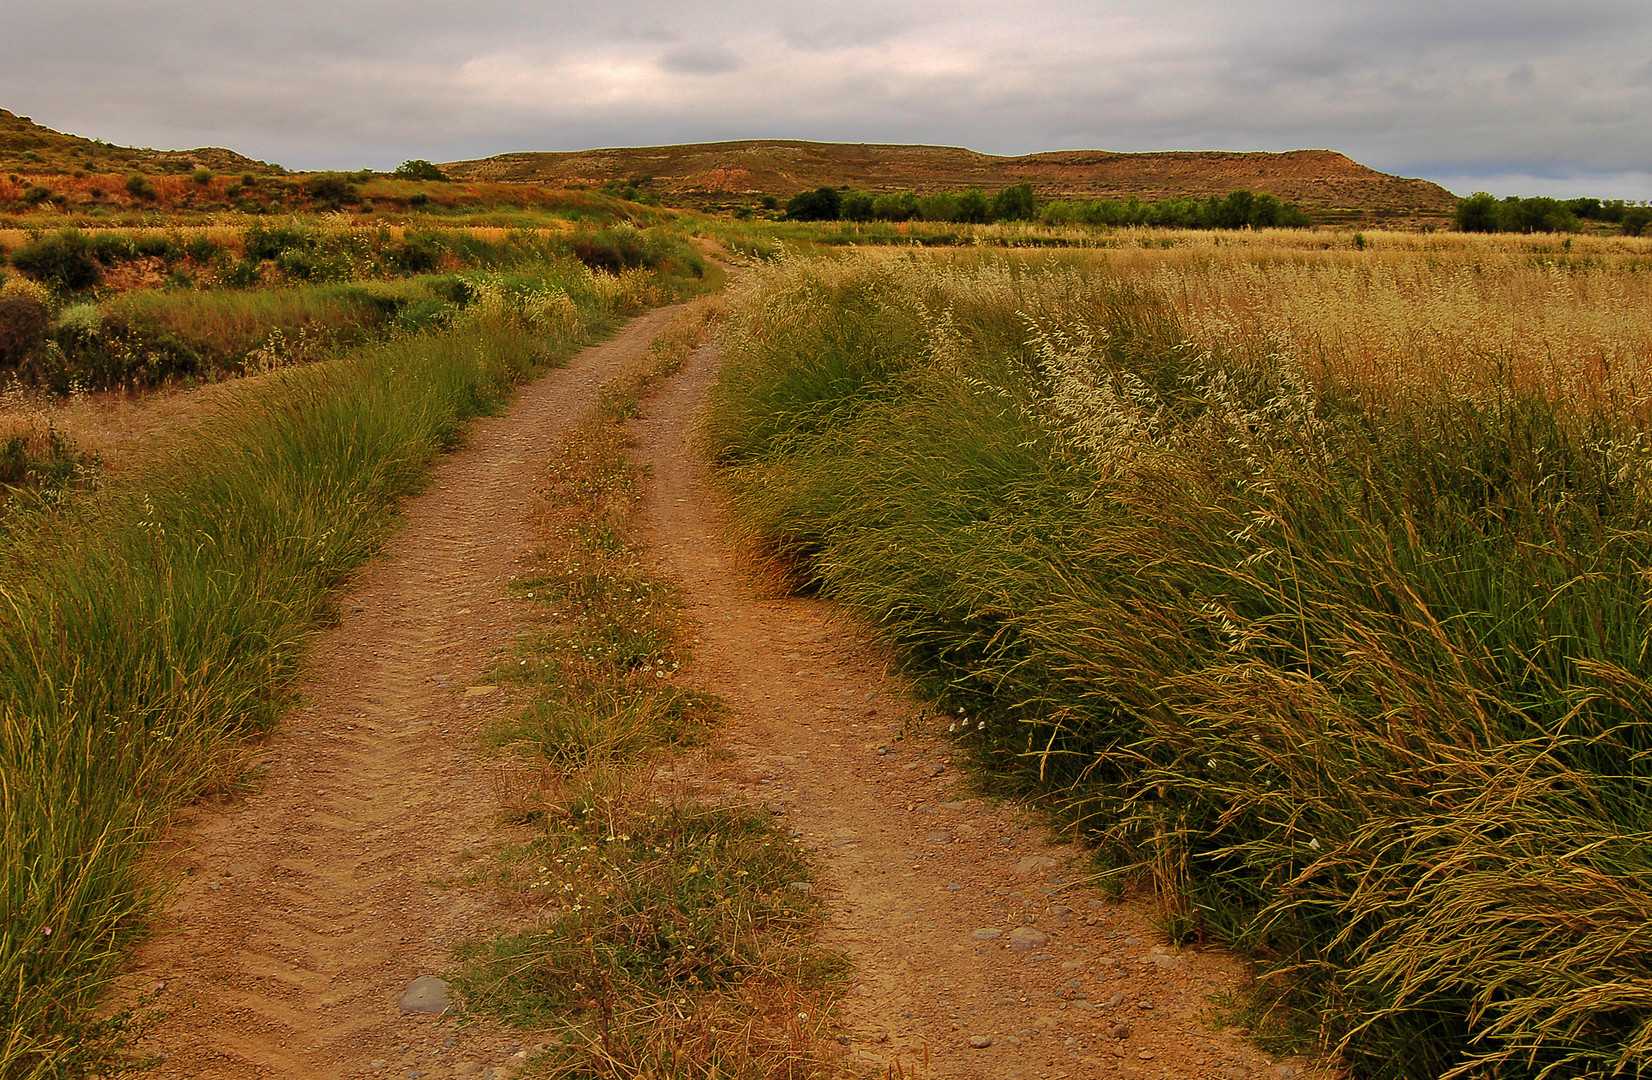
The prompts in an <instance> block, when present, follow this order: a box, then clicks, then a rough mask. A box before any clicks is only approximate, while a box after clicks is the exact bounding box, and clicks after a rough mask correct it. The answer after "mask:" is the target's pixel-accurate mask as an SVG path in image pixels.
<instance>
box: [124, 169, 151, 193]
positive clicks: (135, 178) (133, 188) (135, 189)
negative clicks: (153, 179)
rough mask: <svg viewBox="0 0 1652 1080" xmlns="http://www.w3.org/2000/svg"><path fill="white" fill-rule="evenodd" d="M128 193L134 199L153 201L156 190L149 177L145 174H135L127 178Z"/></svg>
mask: <svg viewBox="0 0 1652 1080" xmlns="http://www.w3.org/2000/svg"><path fill="white" fill-rule="evenodd" d="M126 193H127V194H128V195H130V196H132V197H133V198H134V199H153V198H154V197H155V188H154V186H153V185H152V184H150V182H149V177H147V176H145V175H144V174H143V173H133V174H131V175H130V176H128V177H127V178H126Z"/></svg>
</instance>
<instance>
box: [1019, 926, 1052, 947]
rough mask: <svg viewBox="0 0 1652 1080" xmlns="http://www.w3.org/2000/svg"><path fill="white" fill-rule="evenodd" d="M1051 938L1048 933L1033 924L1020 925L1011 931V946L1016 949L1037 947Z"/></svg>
mask: <svg viewBox="0 0 1652 1080" xmlns="http://www.w3.org/2000/svg"><path fill="white" fill-rule="evenodd" d="M1049 940H1050V936H1049V935H1048V934H1046V933H1044V931H1042V930H1039V929H1037V928H1036V927H1032V926H1018V927H1016V928H1015V929H1014V930H1011V931H1010V946H1011V947H1012V948H1015V949H1036V948H1038V947H1039V946H1040V945H1043V944H1044V943H1045V942H1046V941H1049Z"/></svg>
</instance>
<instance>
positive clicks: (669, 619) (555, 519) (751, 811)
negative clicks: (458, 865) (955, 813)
mask: <svg viewBox="0 0 1652 1080" xmlns="http://www.w3.org/2000/svg"><path fill="white" fill-rule="evenodd" d="M703 322H704V315H703V314H701V315H699V316H691V317H689V318H687V319H684V320H681V321H679V322H678V323H677V324H674V325H673V326H672V327H671V328H669V329H668V330H667V332H666V334H665V335H664V336H663V337H662V339H661V340H660V341H659V342H656V344H655V347H654V349H653V351H652V352H651V354H650V355H649V357H648V358H647V359H646V361H645V363H644V365H643V366H642V367H640V368H638V369H636V370H633V371H632V372H630V373H628V374H627V375H624V376H622V377H621V378H620V379H619V380H617V381H616V382H615V383H614V384H612V385H610V387H609V388H608V389H607V392H606V393H605V395H604V400H603V403H602V405H601V407H600V409H599V410H598V413H597V414H596V415H595V416H593V417H592V418H591V419H590V420H589V421H588V422H587V423H586V424H585V425H584V426H583V427H582V428H581V429H580V430H579V432H578V433H577V434H575V435H574V436H573V437H571V438H570V439H569V440H568V442H567V443H566V444H565V445H564V446H563V447H562V449H561V450H560V452H559V453H558V455H557V456H556V457H555V458H554V459H553V461H552V462H551V466H550V471H549V483H548V490H547V491H546V494H545V499H544V503H543V512H542V518H541V539H542V542H543V550H542V557H541V565H540V566H539V568H538V569H537V571H536V572H534V573H531V574H529V575H526V576H524V577H522V578H521V579H519V580H518V581H517V582H516V587H517V589H519V590H520V591H521V593H522V594H523V595H525V596H527V597H530V598H532V600H533V601H534V603H535V604H536V605H537V606H538V607H539V608H540V609H541V612H542V617H543V624H542V629H541V632H540V633H539V634H538V635H537V636H536V638H535V639H534V640H533V641H532V643H531V645H530V646H529V648H528V650H527V652H526V654H525V655H524V656H522V657H521V658H520V659H519V660H518V661H517V662H515V663H514V664H512V665H510V666H509V667H508V668H506V669H505V670H504V671H502V672H501V673H500V677H501V678H504V679H509V680H512V681H516V682H520V683H522V684H524V685H525V686H526V687H527V688H528V689H529V690H530V691H531V703H530V704H529V705H528V706H527V707H526V708H525V709H524V710H523V711H522V713H521V714H520V715H519V716H517V717H515V718H514V719H513V720H511V721H510V722H508V723H505V724H503V725H501V726H500V727H499V728H498V729H496V730H495V731H494V732H493V736H492V737H493V740H494V742H495V744H496V745H501V746H505V747H508V748H509V749H510V751H511V752H512V753H513V754H514V755H516V756H517V757H518V758H520V759H522V760H525V761H527V762H530V763H532V764H533V765H534V766H535V767H536V771H537V773H538V775H539V777H540V781H539V783H538V785H537V786H536V790H535V791H534V792H532V794H531V795H528V796H525V797H524V799H523V802H522V804H521V805H520V806H519V807H518V812H519V814H520V816H521V819H522V820H523V821H524V822H527V823H531V824H532V826H533V833H534V835H533V837H532V838H531V839H529V840H527V841H525V842H524V843H522V844H521V845H519V846H517V847H515V848H513V849H511V850H510V851H508V852H507V853H506V854H505V857H504V859H503V861H502V862H501V863H500V865H499V868H498V870H497V872H496V873H497V881H498V884H499V887H500V888H501V889H503V890H505V891H506V892H507V893H508V894H509V895H510V896H511V898H512V899H513V902H514V903H515V904H517V905H518V906H519V907H520V908H521V910H522V911H523V914H524V916H525V917H527V918H528V919H530V920H531V926H530V928H529V929H527V930H525V931H523V932H520V933H515V934H510V935H505V936H502V937H498V938H495V939H491V940H486V941H476V942H472V943H471V944H470V945H468V946H467V947H466V948H465V949H464V950H463V951H462V958H463V959H464V961H465V967H464V971H463V973H462V975H461V977H460V978H459V980H458V985H459V986H460V988H461V990H462V992H463V994H464V997H465V1000H466V1003H467V1005H469V1006H470V1007H471V1008H476V1009H483V1010H486V1011H489V1012H493V1013H496V1014H499V1015H503V1016H505V1017H507V1018H509V1019H511V1020H513V1021H515V1022H517V1023H521V1024H524V1025H532V1026H535V1027H540V1028H546V1027H549V1028H552V1029H554V1030H556V1031H557V1036H556V1038H555V1039H554V1045H553V1047H552V1052H551V1053H549V1054H547V1055H545V1056H544V1057H542V1058H541V1059H539V1061H538V1064H537V1068H539V1069H541V1070H542V1071H543V1073H544V1074H546V1075H555V1076H602V1077H616V1078H617V1077H626V1078H630V1077H635V1076H643V1075H647V1076H654V1077H713V1076H715V1077H731V1078H733V1077H750V1078H757V1077H772V1076H812V1075H824V1074H829V1073H831V1072H832V1071H833V1066H832V1065H831V1063H830V1059H829V1058H828V1057H827V1056H826V1055H825V1054H824V1053H823V1052H822V1050H821V1044H822V1041H823V1039H822V1036H823V1035H824V1034H825V1032H826V1031H827V1029H828V1026H829V1022H830V1017H831V1005H832V1002H833V999H834V998H835V995H836V992H837V990H838V989H839V986H840V981H841V979H840V976H841V974H842V962H841V961H840V960H839V959H838V958H836V957H835V956H833V955H831V954H829V953H826V952H824V951H823V950H821V949H819V948H818V947H817V946H815V945H814V944H813V941H812V935H813V932H814V931H815V930H816V929H817V927H818V926H819V923H820V919H821V911H820V903H819V901H818V899H817V898H816V897H815V895H814V893H813V892H812V891H811V888H810V882H811V874H810V868H809V866H808V865H807V863H806V862H805V861H804V859H803V857H802V855H801V853H800V852H799V851H798V849H797V848H796V846H795V845H794V844H793V843H792V842H791V840H790V837H789V836H788V835H787V834H786V831H785V829H784V828H782V827H781V826H780V825H779V824H778V823H777V822H776V821H775V820H774V818H773V817H772V816H771V815H770V814H769V813H768V812H767V811H766V810H760V809H756V808H752V807H746V806H740V805H731V804H726V803H719V802H705V801H702V800H698V799H695V798H693V797H691V796H689V795H686V794H683V793H681V792H673V791H670V790H668V789H667V788H666V786H665V785H664V784H662V783H660V782H658V781H657V780H656V779H655V775H656V771H657V769H658V767H659V766H660V765H661V764H662V763H663V762H665V761H667V760H669V759H670V758H671V757H672V756H673V755H676V754H680V753H681V752H682V751H683V750H684V749H685V748H687V747H691V746H694V745H697V744H699V743H700V742H702V741H703V740H704V738H705V736H706V735H707V734H708V732H709V730H710V727H711V725H712V723H713V722H714V720H715V717H716V714H717V712H718V710H719V703H718V702H717V701H716V700H715V699H712V698H709V697H707V696H706V695H704V694H703V693H700V692H697V691H694V690H692V689H688V688H685V687H683V686H681V685H679V682H678V674H677V673H678V672H679V671H680V669H681V668H682V667H683V666H684V665H685V664H686V663H687V662H688V659H689V646H688V643H687V642H685V640H684V624H683V617H682V614H681V611H680V608H679V605H678V603H677V600H676V595H675V592H674V591H673V589H672V588H671V586H670V584H669V583H667V582H664V581H662V580H660V579H658V578H657V577H654V576H653V575H651V574H650V573H648V572H647V570H646V569H645V568H644V567H643V566H642V565H641V564H640V562H639V559H638V553H637V551H636V550H635V548H634V547H633V546H632V545H631V541H630V539H629V535H630V532H631V517H632V514H633V510H634V504H635V499H636V494H637V481H638V479H639V477H638V471H637V467H636V466H635V465H634V464H632V463H631V462H630V461H629V460H628V459H627V458H626V457H625V440H626V434H625V426H624V424H625V421H626V419H627V418H628V417H629V416H630V415H631V414H632V412H633V410H634V409H635V407H636V402H637V400H638V397H639V395H640V394H641V393H643V392H644V391H645V389H646V387H647V386H648V385H649V384H650V383H651V382H652V381H653V380H655V379H657V378H659V377H660V376H662V375H663V374H665V373H667V372H669V371H671V370H674V369H675V368H676V366H677V365H678V364H680V363H681V360H682V357H683V356H684V355H686V353H687V351H688V349H689V348H691V347H692V345H693V343H694V341H695V340H696V339H697V338H698V337H699V336H700V334H701V333H702V332H703Z"/></svg>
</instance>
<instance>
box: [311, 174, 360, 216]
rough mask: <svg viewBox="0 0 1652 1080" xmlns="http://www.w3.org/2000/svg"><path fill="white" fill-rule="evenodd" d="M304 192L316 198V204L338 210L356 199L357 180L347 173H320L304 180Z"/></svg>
mask: <svg viewBox="0 0 1652 1080" xmlns="http://www.w3.org/2000/svg"><path fill="white" fill-rule="evenodd" d="M304 193H305V194H306V195H308V196H309V197H310V198H311V199H313V200H315V202H316V205H318V206H321V207H324V208H326V209H328V210H337V209H338V208H339V207H340V206H343V205H344V204H345V203H347V202H354V201H355V200H356V180H355V177H354V176H352V175H349V174H347V173H337V172H326V173H318V174H316V175H315V176H312V177H310V178H309V179H308V180H306V181H305V182H304Z"/></svg>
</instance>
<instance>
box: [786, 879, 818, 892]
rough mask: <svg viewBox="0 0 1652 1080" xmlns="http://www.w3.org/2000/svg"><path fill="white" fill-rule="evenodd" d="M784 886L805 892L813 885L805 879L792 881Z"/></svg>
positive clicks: (812, 887) (811, 888) (810, 889)
mask: <svg viewBox="0 0 1652 1080" xmlns="http://www.w3.org/2000/svg"><path fill="white" fill-rule="evenodd" d="M786 888H788V889H795V890H796V891H798V892H803V893H806V892H810V891H812V890H813V889H814V885H812V884H811V883H809V882H807V881H794V882H792V883H791V884H789V885H787V886H786Z"/></svg>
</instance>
